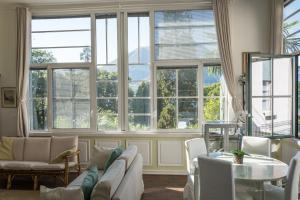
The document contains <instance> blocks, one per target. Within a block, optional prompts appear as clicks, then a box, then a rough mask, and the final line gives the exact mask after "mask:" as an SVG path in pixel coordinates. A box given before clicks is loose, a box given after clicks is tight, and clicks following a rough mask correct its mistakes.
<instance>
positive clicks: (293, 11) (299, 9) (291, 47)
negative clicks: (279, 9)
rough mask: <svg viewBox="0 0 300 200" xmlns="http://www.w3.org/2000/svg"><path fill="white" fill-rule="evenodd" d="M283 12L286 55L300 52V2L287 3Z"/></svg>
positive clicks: (297, 0) (293, 0)
mask: <svg viewBox="0 0 300 200" xmlns="http://www.w3.org/2000/svg"><path fill="white" fill-rule="evenodd" d="M286 2H287V3H286V5H285V6H284V10H283V46H284V52H285V53H299V52H300V0H292V1H286Z"/></svg>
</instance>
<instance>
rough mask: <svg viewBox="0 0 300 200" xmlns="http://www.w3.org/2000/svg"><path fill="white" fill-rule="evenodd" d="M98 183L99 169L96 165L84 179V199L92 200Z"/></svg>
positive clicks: (82, 186)
mask: <svg viewBox="0 0 300 200" xmlns="http://www.w3.org/2000/svg"><path fill="white" fill-rule="evenodd" d="M97 182H98V167H97V166H96V165H95V166H94V167H91V168H90V169H89V170H88V173H87V175H86V177H85V178H84V179H83V182H82V185H81V189H82V191H83V195H84V199H85V200H90V198H91V193H92V191H93V188H94V186H95V184H96V183H97Z"/></svg>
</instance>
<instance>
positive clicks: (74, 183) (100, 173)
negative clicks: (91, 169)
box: [68, 170, 103, 187]
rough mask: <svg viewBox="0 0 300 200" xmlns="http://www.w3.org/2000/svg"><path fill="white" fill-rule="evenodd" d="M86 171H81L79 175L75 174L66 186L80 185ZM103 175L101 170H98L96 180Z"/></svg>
mask: <svg viewBox="0 0 300 200" xmlns="http://www.w3.org/2000/svg"><path fill="white" fill-rule="evenodd" d="M87 173H88V171H87V170H86V171H84V172H82V173H81V174H80V175H79V176H77V177H76V178H75V179H74V180H73V181H72V182H71V183H70V184H69V185H68V187H81V185H82V183H83V180H84V178H85V177H86V175H87ZM102 176H103V170H98V180H100V179H101V177H102Z"/></svg>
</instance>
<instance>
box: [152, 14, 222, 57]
mask: <svg viewBox="0 0 300 200" xmlns="http://www.w3.org/2000/svg"><path fill="white" fill-rule="evenodd" d="M218 57H219V52H218V45H217V36H216V30H215V25H214V16H213V11H212V10H184V11H163V12H161V11H160V12H155V59H156V60H163V59H199V58H218Z"/></svg>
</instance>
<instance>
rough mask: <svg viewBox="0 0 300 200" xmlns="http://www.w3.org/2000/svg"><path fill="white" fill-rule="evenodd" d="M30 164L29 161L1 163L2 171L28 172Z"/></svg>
mask: <svg viewBox="0 0 300 200" xmlns="http://www.w3.org/2000/svg"><path fill="white" fill-rule="evenodd" d="M31 164H32V163H31V162H30V161H29V162H28V161H7V162H5V163H3V169H9V170H30V169H31Z"/></svg>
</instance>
